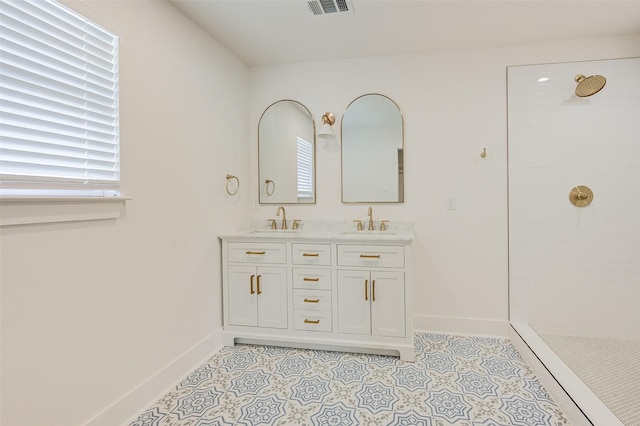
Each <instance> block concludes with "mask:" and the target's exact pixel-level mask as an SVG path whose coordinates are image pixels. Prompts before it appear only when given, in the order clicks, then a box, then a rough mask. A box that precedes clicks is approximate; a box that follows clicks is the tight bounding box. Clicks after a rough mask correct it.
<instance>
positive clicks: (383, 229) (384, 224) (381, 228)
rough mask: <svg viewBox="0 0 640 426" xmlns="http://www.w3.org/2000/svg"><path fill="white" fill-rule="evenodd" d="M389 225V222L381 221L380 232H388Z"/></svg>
mask: <svg viewBox="0 0 640 426" xmlns="http://www.w3.org/2000/svg"><path fill="white" fill-rule="evenodd" d="M387 223H389V221H388V220H381V221H380V230H381V231H386V230H387Z"/></svg>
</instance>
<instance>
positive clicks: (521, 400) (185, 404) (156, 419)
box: [130, 333, 569, 426]
mask: <svg viewBox="0 0 640 426" xmlns="http://www.w3.org/2000/svg"><path fill="white" fill-rule="evenodd" d="M415 348H416V362H403V361H400V360H399V359H398V358H394V357H387V356H378V355H363V354H352V353H342V352H327V351H314V350H303V349H290V348H281V347H270V346H254V345H236V346H234V347H225V348H224V349H223V350H221V351H220V352H218V353H216V354H214V355H213V356H212V357H211V358H210V359H209V360H208V361H207V362H206V363H204V364H202V365H201V366H199V367H198V368H197V369H196V370H195V371H193V372H192V373H191V374H189V375H188V376H187V377H185V378H184V380H182V381H181V382H180V383H179V384H178V385H177V386H176V387H175V389H173V390H172V391H171V392H169V393H167V394H166V395H164V396H163V397H162V398H161V399H159V400H158V401H157V402H156V403H155V404H154V405H153V406H151V407H148V408H147V409H146V410H145V411H144V412H142V413H141V414H140V416H139V417H138V418H137V419H136V420H135V421H134V422H132V423H131V424H130V426H143V425H144V426H151V425H154V426H155V425H157V426H170V425H171V426H177V425H184V426H213V425H251V426H254V425H346V426H351V425H425V426H448V425H461V426H462V425H465V426H480V425H482V426H511V425H514V426H518V425H522V426H535V425H539V426H549V425H553V426H560V425H568V424H569V422H568V420H567V419H566V417H565V416H564V414H563V413H562V411H561V410H560V408H559V407H558V406H557V405H556V403H555V402H554V401H553V400H552V399H551V397H550V396H549V394H548V393H547V392H546V390H545V389H544V388H543V387H542V385H541V384H540V382H539V381H538V379H537V378H536V377H535V376H534V374H533V372H532V371H531V369H530V368H529V366H528V365H527V364H526V363H525V362H524V361H523V359H522V358H521V357H520V354H519V353H518V352H517V351H516V349H515V347H514V346H512V345H511V343H509V341H508V340H507V339H494V338H481V337H464V336H451V335H444V334H432V333H416V335H415Z"/></svg>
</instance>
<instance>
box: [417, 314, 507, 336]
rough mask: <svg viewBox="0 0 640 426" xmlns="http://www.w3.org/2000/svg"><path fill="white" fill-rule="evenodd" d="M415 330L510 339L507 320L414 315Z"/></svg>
mask: <svg viewBox="0 0 640 426" xmlns="http://www.w3.org/2000/svg"><path fill="white" fill-rule="evenodd" d="M413 328H414V330H415V331H429V332H439V333H447V334H464V335H471V336H492V337H501V338H508V337H509V321H507V320H490V319H481V318H453V317H436V316H428V315H414V316H413Z"/></svg>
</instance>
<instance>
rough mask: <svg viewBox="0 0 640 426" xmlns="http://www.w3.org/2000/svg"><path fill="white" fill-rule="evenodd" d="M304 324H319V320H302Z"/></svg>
mask: <svg viewBox="0 0 640 426" xmlns="http://www.w3.org/2000/svg"><path fill="white" fill-rule="evenodd" d="M304 323H305V324H320V320H310V319H306V318H305V319H304Z"/></svg>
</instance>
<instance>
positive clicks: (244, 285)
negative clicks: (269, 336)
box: [228, 266, 258, 327]
mask: <svg viewBox="0 0 640 426" xmlns="http://www.w3.org/2000/svg"><path fill="white" fill-rule="evenodd" d="M228 279H229V283H228V284H229V307H228V309H229V324H231V325H248V326H254V327H255V326H257V325H258V299H257V297H256V296H257V292H256V283H257V282H256V268H255V266H229V278H228Z"/></svg>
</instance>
